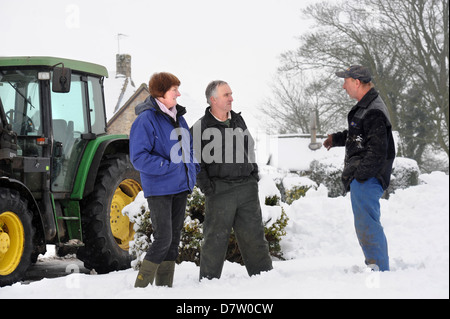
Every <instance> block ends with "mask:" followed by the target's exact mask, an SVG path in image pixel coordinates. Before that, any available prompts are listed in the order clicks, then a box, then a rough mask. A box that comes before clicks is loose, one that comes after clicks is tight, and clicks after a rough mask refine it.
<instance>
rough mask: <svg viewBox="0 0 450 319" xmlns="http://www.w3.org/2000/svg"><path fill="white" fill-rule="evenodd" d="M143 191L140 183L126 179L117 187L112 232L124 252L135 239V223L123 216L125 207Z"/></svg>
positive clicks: (112, 204)
mask: <svg viewBox="0 0 450 319" xmlns="http://www.w3.org/2000/svg"><path fill="white" fill-rule="evenodd" d="M141 190H142V188H141V186H140V185H139V183H137V182H136V181H135V180H132V179H126V180H124V181H123V182H122V183H120V185H119V187H117V189H116V191H115V193H114V196H113V199H112V202H111V211H110V223H111V232H112V234H113V236H114V238H115V240H116V242H117V245H119V247H120V248H122V249H123V250H127V251H128V249H129V248H130V245H129V243H130V241H131V240H133V239H134V233H135V232H134V229H133V225H134V224H133V223H131V222H130V219H129V218H128V216H125V215H123V214H122V210H123V208H124V207H125V206H127V205H129V204H130V203H132V202H133V201H134V199H135V198H136V196H137V194H139V192H140V191H141Z"/></svg>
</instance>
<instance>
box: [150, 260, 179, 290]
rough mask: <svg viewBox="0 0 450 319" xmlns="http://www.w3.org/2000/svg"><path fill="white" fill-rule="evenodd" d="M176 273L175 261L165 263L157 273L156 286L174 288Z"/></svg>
mask: <svg viewBox="0 0 450 319" xmlns="http://www.w3.org/2000/svg"><path fill="white" fill-rule="evenodd" d="M174 273H175V261H163V262H162V263H161V265H159V268H158V270H157V272H156V280H155V285H156V286H167V287H172V285H173V276H174Z"/></svg>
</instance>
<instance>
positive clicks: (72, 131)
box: [51, 73, 89, 192]
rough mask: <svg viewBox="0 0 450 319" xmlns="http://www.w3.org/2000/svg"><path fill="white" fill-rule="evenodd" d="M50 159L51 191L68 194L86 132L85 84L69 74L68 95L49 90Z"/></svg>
mask: <svg viewBox="0 0 450 319" xmlns="http://www.w3.org/2000/svg"><path fill="white" fill-rule="evenodd" d="M51 105H52V130H53V156H52V162H53V165H52V174H51V175H52V177H51V181H52V191H53V192H70V191H71V190H72V185H73V181H74V179H75V174H76V172H77V167H78V163H79V161H80V158H81V155H82V154H83V150H84V148H85V146H86V144H87V142H88V141H87V140H85V139H83V137H82V135H83V134H86V133H88V132H89V126H88V115H87V113H88V108H87V94H86V82H85V81H84V80H83V77H82V76H81V75H77V74H74V73H72V77H71V86H70V92H68V93H55V92H53V91H52V90H51Z"/></svg>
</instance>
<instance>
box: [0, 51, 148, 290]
mask: <svg viewBox="0 0 450 319" xmlns="http://www.w3.org/2000/svg"><path fill="white" fill-rule="evenodd" d="M107 76H108V72H107V70H106V68H105V67H103V66H100V65H97V64H92V63H87V62H82V61H75V60H69V59H61V58H53V57H0V287H2V286H5V285H10V284H13V283H15V282H18V281H20V280H22V279H23V278H24V276H25V274H26V271H27V269H28V268H29V266H30V265H31V264H32V263H34V262H36V260H37V257H38V256H39V254H43V253H45V251H46V245H48V244H54V245H56V247H57V252H59V254H61V255H62V254H65V253H67V252H71V251H76V252H77V257H78V258H79V259H81V260H82V261H83V262H84V265H85V267H86V268H88V269H93V268H95V270H96V271H97V272H98V273H106V272H110V271H114V270H121V269H126V268H128V267H130V262H131V257H130V254H129V253H128V247H129V242H130V240H132V239H133V237H134V231H133V225H132V224H131V223H130V221H129V219H128V217H126V216H124V215H122V208H123V207H124V206H126V205H128V204H129V203H131V202H132V201H133V200H134V199H135V197H136V195H137V194H138V193H139V192H140V191H141V190H142V189H141V185H140V177H139V173H138V172H137V171H136V170H135V169H134V168H133V166H132V164H131V163H130V159H129V155H128V153H129V140H128V137H127V136H126V135H108V134H106V116H105V103H104V101H105V99H104V93H103V80H104V78H105V77H107Z"/></svg>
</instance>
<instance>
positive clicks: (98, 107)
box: [88, 77, 106, 135]
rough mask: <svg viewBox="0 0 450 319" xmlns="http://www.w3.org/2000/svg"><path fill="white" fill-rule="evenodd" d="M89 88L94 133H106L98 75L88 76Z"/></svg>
mask: <svg viewBox="0 0 450 319" xmlns="http://www.w3.org/2000/svg"><path fill="white" fill-rule="evenodd" d="M88 89H89V107H90V113H91V129H92V133H95V134H97V135H98V134H104V133H106V127H105V123H106V121H105V109H104V107H103V93H102V85H101V80H100V79H99V78H96V77H88Z"/></svg>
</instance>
